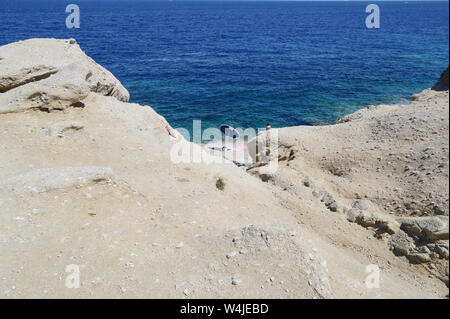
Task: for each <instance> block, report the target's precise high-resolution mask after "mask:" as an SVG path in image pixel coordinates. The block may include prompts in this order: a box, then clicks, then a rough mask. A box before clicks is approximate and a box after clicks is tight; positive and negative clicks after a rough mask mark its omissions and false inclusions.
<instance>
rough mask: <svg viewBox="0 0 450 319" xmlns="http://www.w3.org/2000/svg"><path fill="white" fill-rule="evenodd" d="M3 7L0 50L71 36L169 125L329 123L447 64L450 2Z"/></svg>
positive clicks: (401, 93) (48, 2) (403, 93)
mask: <svg viewBox="0 0 450 319" xmlns="http://www.w3.org/2000/svg"><path fill="white" fill-rule="evenodd" d="M68 3H69V2H65V1H56V0H43V1H22V0H19V1H8V2H7V3H2V6H1V8H0V30H2V32H0V45H3V44H6V43H9V42H13V41H17V40H21V39H26V38H31V37H57V38H69V37H74V38H76V39H77V41H78V43H79V44H80V45H81V47H82V48H83V49H84V50H85V51H86V53H87V54H88V55H90V56H91V57H93V58H94V59H95V60H96V61H97V62H98V63H100V64H102V65H103V66H105V67H106V68H107V69H109V70H110V71H111V72H113V73H114V74H115V75H116V76H117V77H118V78H119V79H120V80H121V82H122V83H123V84H124V85H125V86H126V87H127V88H128V89H129V91H130V93H131V100H132V102H137V103H140V104H146V105H151V106H152V107H153V108H154V109H155V110H156V111H157V112H159V113H160V114H162V115H163V116H164V117H165V118H166V119H167V120H168V121H169V122H170V124H171V125H172V126H173V127H184V128H186V129H188V130H191V129H192V120H194V119H199V120H202V127H203V128H207V127H219V126H220V124H223V123H227V124H230V125H233V126H235V127H242V128H248V127H253V128H257V127H265V124H266V123H267V122H270V123H271V124H272V126H273V127H281V126H292V125H317V124H327V123H333V122H334V121H336V120H337V119H338V118H339V117H341V116H343V115H345V114H348V113H351V112H354V111H356V110H357V109H360V108H362V107H365V106H367V105H368V104H378V103H406V102H407V99H408V98H409V96H410V95H411V94H412V93H415V92H418V91H421V90H423V89H425V88H427V87H430V86H431V85H432V84H433V83H434V81H435V80H436V79H437V78H438V77H439V74H440V73H441V71H443V70H444V69H445V67H446V66H447V65H448V60H449V56H448V55H449V51H448V44H449V16H448V2H409V3H404V2H378V3H377V4H378V5H379V7H380V10H381V28H380V29H367V28H366V27H365V18H366V16H367V14H366V13H365V7H366V5H367V4H368V2H229V1H227V2H186V1H183V2H177V1H173V2H152V1H107V0H104V1H83V0H82V1H77V3H78V4H79V6H80V10H81V28H80V29H76V30H75V29H72V30H69V29H67V28H66V27H65V18H66V15H67V14H66V13H65V12H64V11H65V7H66V5H67V4H68Z"/></svg>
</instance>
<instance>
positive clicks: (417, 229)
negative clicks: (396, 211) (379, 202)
mask: <svg viewBox="0 0 450 319" xmlns="http://www.w3.org/2000/svg"><path fill="white" fill-rule="evenodd" d="M397 221H398V222H399V223H400V225H401V226H400V227H401V229H402V230H404V231H405V232H406V233H408V234H409V235H410V236H414V237H417V238H419V239H426V240H429V241H437V240H448V239H449V232H448V230H449V229H448V224H449V218H448V216H442V215H440V216H429V217H415V218H414V217H408V218H398V219H397Z"/></svg>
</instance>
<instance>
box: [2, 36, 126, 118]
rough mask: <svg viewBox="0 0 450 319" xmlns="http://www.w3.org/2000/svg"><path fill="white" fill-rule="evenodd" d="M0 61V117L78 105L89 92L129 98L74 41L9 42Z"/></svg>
mask: <svg viewBox="0 0 450 319" xmlns="http://www.w3.org/2000/svg"><path fill="white" fill-rule="evenodd" d="M24 57H26V58H24ZM0 58H1V59H0V69H1V74H0V93H3V94H1V95H0V99H1V100H0V114H1V113H9V112H19V111H23V110H25V109H30V108H38V109H45V110H52V109H56V110H61V109H65V108H67V107H70V106H81V105H82V100H83V99H84V98H86V97H87V96H88V94H89V92H96V93H99V94H101V95H105V96H113V97H115V98H117V99H118V100H120V101H123V102H127V101H128V100H129V98H130V95H129V93H128V91H127V90H126V89H125V88H124V87H123V86H122V84H121V83H120V82H119V81H118V80H117V79H116V78H115V77H114V76H113V75H112V74H111V73H110V72H109V71H107V70H105V69H104V68H102V67H101V66H99V65H98V64H96V63H95V62H94V61H93V60H92V59H91V58H89V57H88V56H86V55H85V54H84V52H83V51H81V49H80V47H79V46H78V44H77V43H76V41H75V40H73V39H71V40H60V41H55V40H53V39H32V40H26V41H21V42H16V43H12V44H9V45H5V46H3V47H1V48H0ZM13 89H14V90H13Z"/></svg>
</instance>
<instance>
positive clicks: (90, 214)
mask: <svg viewBox="0 0 450 319" xmlns="http://www.w3.org/2000/svg"><path fill="white" fill-rule="evenodd" d="M88 215H89V216H91V217H94V216H95V215H97V214H94V213H88Z"/></svg>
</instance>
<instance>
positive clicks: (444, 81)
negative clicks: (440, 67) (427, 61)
mask: <svg viewBox="0 0 450 319" xmlns="http://www.w3.org/2000/svg"><path fill="white" fill-rule="evenodd" d="M448 68H449V67H447V69H446V70H445V71H444V72H442V74H441V77H440V78H439V81H437V82H436V84H435V85H434V86H433V87H432V89H433V90H435V91H447V90H448V89H449V82H448V76H449V75H448Z"/></svg>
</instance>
